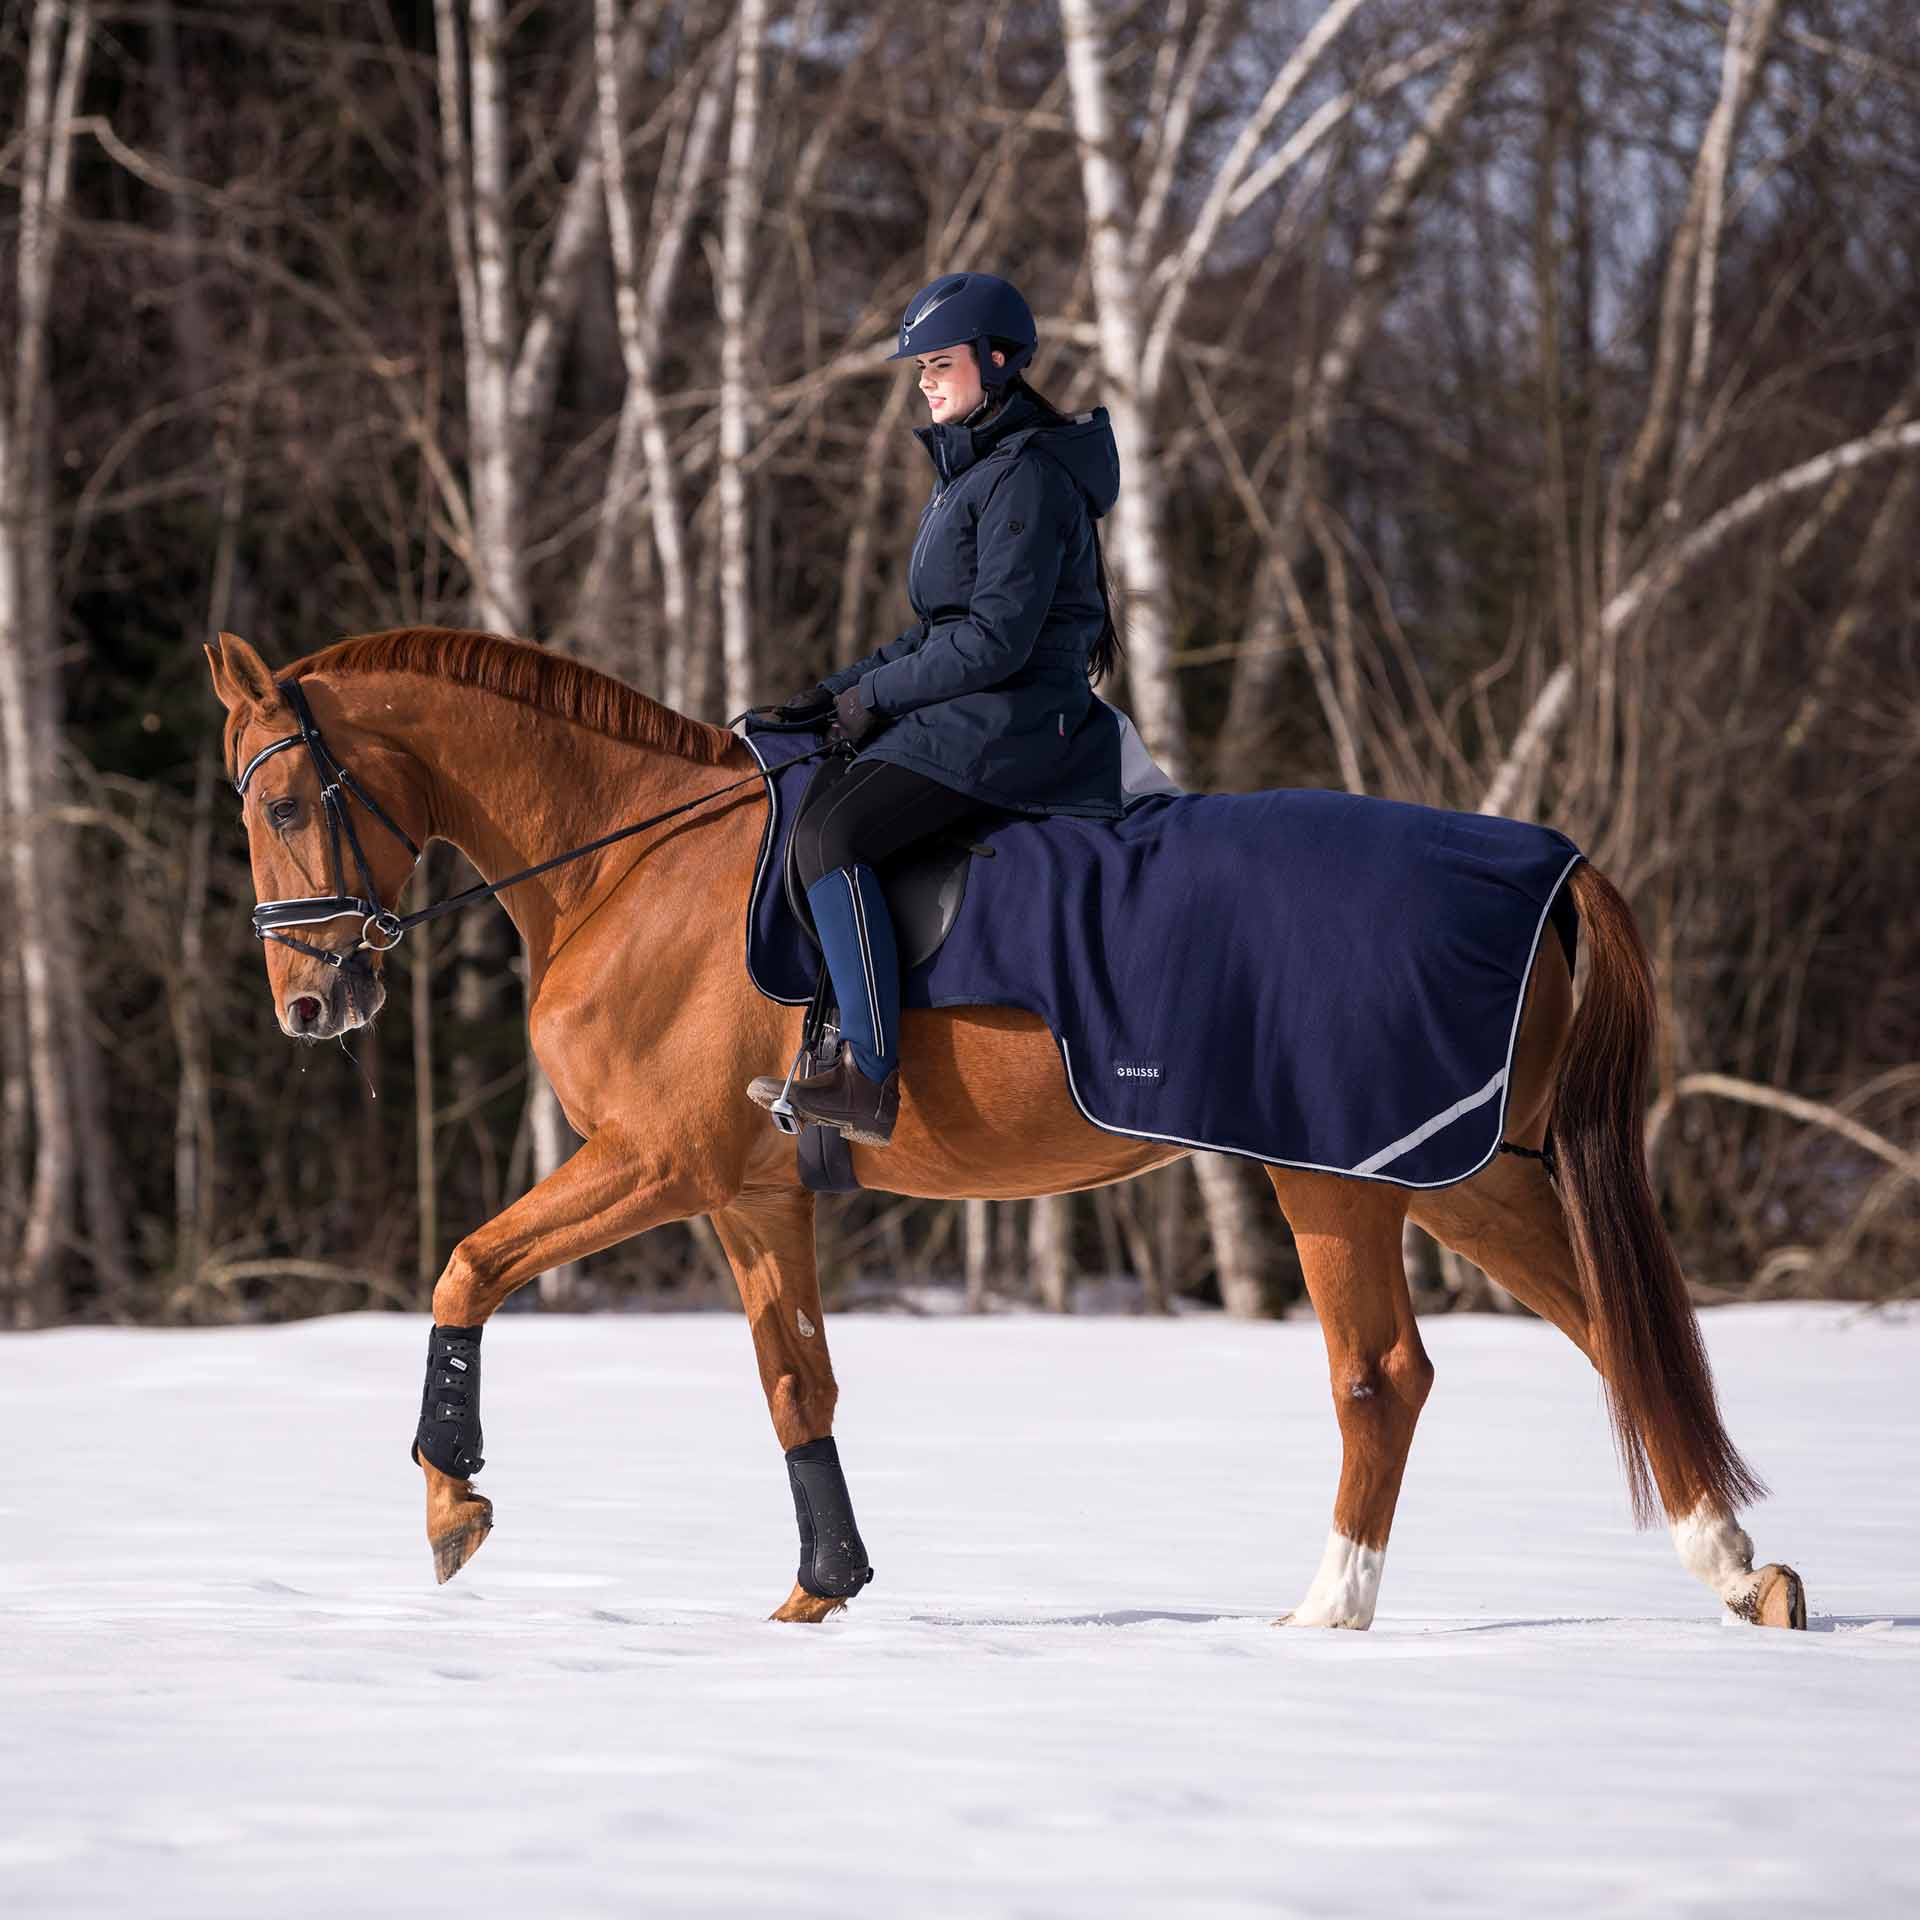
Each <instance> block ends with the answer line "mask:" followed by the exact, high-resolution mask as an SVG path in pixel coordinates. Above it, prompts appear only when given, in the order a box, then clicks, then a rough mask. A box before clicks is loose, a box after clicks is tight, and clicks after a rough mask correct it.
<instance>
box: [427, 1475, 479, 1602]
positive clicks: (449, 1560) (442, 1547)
mask: <svg viewBox="0 0 1920 1920" xmlns="http://www.w3.org/2000/svg"><path fill="white" fill-rule="evenodd" d="M471 1505H472V1512H471V1516H470V1517H469V1518H468V1519H467V1520H465V1521H463V1522H462V1523H461V1525H459V1526H457V1527H453V1528H450V1529H449V1530H448V1531H447V1532H445V1533H436V1534H430V1535H429V1536H428V1538H427V1545H428V1546H430V1547H431V1548H432V1549H433V1577H434V1578H435V1579H436V1580H437V1581H439V1583H440V1584H441V1585H442V1586H443V1587H444V1586H445V1585H446V1584H447V1582H448V1581H449V1580H451V1579H452V1578H453V1576H454V1575H455V1574H456V1573H458V1572H459V1571H460V1569H461V1568H462V1567H464V1566H465V1565H466V1564H467V1562H468V1561H469V1560H471V1559H472V1558H473V1556H474V1555H475V1554H476V1553H478V1552H479V1551H480V1548H481V1546H482V1544H483V1543H484V1542H485V1540H486V1537H487V1535H488V1534H490V1533H491V1532H492V1531H493V1502H492V1501H491V1500H489V1499H487V1498H485V1496H484V1495H481V1494H475V1495H474V1496H473V1500H472V1503H471Z"/></svg>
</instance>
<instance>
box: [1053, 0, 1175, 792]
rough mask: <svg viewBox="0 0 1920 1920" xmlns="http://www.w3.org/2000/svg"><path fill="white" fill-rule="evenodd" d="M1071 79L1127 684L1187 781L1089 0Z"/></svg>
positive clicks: (1124, 245)
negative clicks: (1112, 444)
mask: <svg viewBox="0 0 1920 1920" xmlns="http://www.w3.org/2000/svg"><path fill="white" fill-rule="evenodd" d="M1060 22H1061V26H1062V27H1063V29H1064V30H1065V35H1066V55H1067V85H1068V92H1069V94H1070V96H1071V99H1072V103H1073V131H1074V143H1075V145H1076V147H1077V148H1078V150H1079V158H1080V187H1081V192H1082V194H1083V195H1084V197H1085V199H1086V204H1087V250H1088V256H1089V262H1090V265H1091V269H1092V277H1093V293H1094V304H1095V321H1094V324H1095V330H1096V332H1097V334H1098V336H1099V341H1100V369H1101V374H1102V377H1103V379H1104V381H1105V384H1106V403H1107V410H1108V412H1109V413H1110V414H1111V415H1112V418H1113V437H1114V439H1115V441H1116V442H1117V443H1118V445H1119V449H1120V472H1121V476H1122V479H1121V487H1120V500H1119V504H1118V506H1117V507H1116V508H1115V510H1114V522H1115V533H1116V535H1117V538H1116V539H1115V542H1114V551H1113V558H1114V562H1115V565H1116V567H1117V568H1118V571H1119V574H1120V584H1121V589H1122V600H1123V603H1124V607H1125V626H1126V648H1127V682H1128V691H1129V694H1130V697H1131V705H1132V710H1133V717H1134V719H1135V720H1136V721H1137V722H1138V723H1139V727H1140V732H1141V736H1142V738H1144V740H1145V741H1146V744H1147V751H1148V752H1149V753H1151V754H1152V755H1153V757H1154V758H1155V759H1156V760H1157V761H1159V763H1160V764H1161V765H1162V766H1163V767H1165V768H1166V770H1167V771H1168V772H1169V773H1170V774H1171V775H1172V776H1173V777H1174V779H1176V780H1178V781H1181V782H1182V783H1184V782H1185V781H1186V780H1187V778H1188V777H1189V768H1188V750H1187V724H1186V716H1185V714H1184V712H1183V710H1182V708H1181V704H1180V688H1179V683H1178V681H1177V680H1176V679H1175V677H1174V670H1173V621H1172V598H1171V594H1170V591H1169V588H1168V584H1167V567H1166V540H1165V534H1164V526H1165V520H1166V508H1165V493H1164V487H1163V484H1162V480H1161V476H1160V471H1159V464H1158V461H1157V460H1156V458H1155V448H1154V445H1153V438H1152V424H1151V420H1150V418H1149V410H1148V395H1147V394H1146V393H1145V391H1144V389H1143V388H1142V385H1141V368H1142V364H1143V362H1142V355H1143V349H1144V345H1145V341H1144V328H1143V324H1142V314H1141V286H1140V275H1139V271H1138V270H1137V265H1136V262H1135V260H1134V257H1133V254H1134V250H1133V247H1132V244H1131V237H1130V218H1129V211H1128V209H1129V204H1130V200H1131V194H1130V192H1129V190H1128V184H1127V177H1126V173H1125V171H1124V169H1123V168H1122V166H1121V164H1120V160H1119V156H1118V154H1117V152H1116V144H1117V143H1116V137H1115V132H1114V116H1113V111H1112V108H1111V105H1110V103H1109V100H1108V94H1107V73H1106V65H1105V60H1104V52H1105V47H1106V43H1107V38H1108V36H1107V33H1106V28H1105V23H1104V22H1103V21H1102V20H1101V19H1100V18H1099V9H1098V7H1097V6H1096V4H1095V0H1060Z"/></svg>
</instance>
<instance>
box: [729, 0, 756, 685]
mask: <svg viewBox="0 0 1920 1920" xmlns="http://www.w3.org/2000/svg"><path fill="white" fill-rule="evenodd" d="M766 22H767V9H766V0H740V17H739V39H738V42H737V43H736V45H735V49H734V60H735V74H734V89H733V130H732V133H731V136H730V137H729V140H728V143H727V203H726V213H725V218H724V221H723V223H722V235H721V249H720V327H721V333H720V472H719V484H720V645H721V656H722V660H723V662H724V673H725V678H724V690H723V694H722V698H723V701H724V704H725V707H726V711H727V713H728V714H735V713H739V712H741V711H742V710H743V709H744V708H746V707H750V706H751V705H752V704H753V701H754V691H753V644H752V640H753V634H752V624H751V622H752V612H751V607H750V604H749V602H750V595H749V592H748V582H747V570H748V561H747V475H746V460H747V449H748V445H749V442H750V440H751V437H752V425H751V420H750V417H749V402H748V395H747V277H748V274H749V272H750V271H751V268H752V259H751V254H752V248H753V234H754V213H755V208H756V205H757V195H756V193H755V167H754V141H755V138H756V135H757V132H758V126H759V118H760V55H761V44H760V43H761V41H762V39H763V38H764V36H765V33H766Z"/></svg>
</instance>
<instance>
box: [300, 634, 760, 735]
mask: <svg viewBox="0 0 1920 1920" xmlns="http://www.w3.org/2000/svg"><path fill="white" fill-rule="evenodd" d="M303 673H337V674H360V673H420V674H427V675H430V676H431V677H433V678H435V679H440V680H453V681H457V682H458V683H459V684H460V685H462V686H466V687H478V688H479V689H480V690H481V691H482V692H485V693H497V694H499V695H500V697H501V698H502V699H504V700H517V701H519V702H520V703H521V704H522V705H523V706H528V707H537V708H539V709H540V711H541V712H543V713H550V714H553V715H554V716H555V717H556V718H557V719H561V720H571V721H573V722H574V723H575V724H576V725H578V726H582V727H591V728H592V729H593V731H594V732H595V733H604V734H607V735H609V736H611V737H612V738H613V739H615V740H632V741H634V742H636V743H637V744H639V745H641V746H647V747H657V748H659V749H660V750H661V751H662V752H663V753H673V754H678V755H679V756H680V757H681V758H682V759H685V760H699V761H704V762H707V763H708V764H717V763H718V762H719V761H720V760H722V759H723V758H724V757H725V755H726V753H727V751H728V749H729V748H730V747H731V746H732V745H733V744H734V737H733V735H732V734H731V733H729V732H728V731H727V730H726V729H725V728H724V727H713V726H709V725H708V724H707V723H706V722H705V721H704V720H689V719H688V718H687V716H686V715H685V714H683V713H675V712H674V710H673V709H672V708H671V707H664V706H662V705H661V704H660V702H659V701H657V700H650V699H648V698H647V696H646V695H645V694H644V693H640V692H637V691H636V690H635V689H634V688H632V687H629V686H627V685H626V684H625V683H624V682H622V681H619V680H616V679H614V678H613V676H612V675H611V674H606V673H600V672H598V671H596V670H595V669H594V668H592V667H588V666H583V665H582V664H581V663H580V662H579V661H578V660H569V659H568V658H567V657H566V655H565V654H560V653H549V652H548V651H547V650H546V648H544V647H536V646H532V645H530V644H529V643H528V642H526V641H524V640H509V639H507V638H506V637H505V636H504V635H502V634H498V633H474V632H469V631H467V630H465V629H463V628H458V627H394V628H391V629H389V630H388V631H387V632H385V633H362V634H356V635H355V636H354V637H353V638H352V639H350V640H341V641H338V642H336V643H335V644H334V645H333V646H331V647H324V648H322V649H321V650H320V651H319V652H318V653H310V654H308V655H307V657H306V658H305V659H304V660H296V661H295V662H294V663H293V665H292V666H290V667H288V668H287V669H286V670H285V673H284V675H283V676H282V677H283V678H288V679H291V678H295V677H297V676H298V675H300V674H303Z"/></svg>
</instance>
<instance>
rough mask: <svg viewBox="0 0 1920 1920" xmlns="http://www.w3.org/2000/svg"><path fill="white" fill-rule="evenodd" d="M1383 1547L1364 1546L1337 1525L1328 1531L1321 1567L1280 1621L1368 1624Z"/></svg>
mask: <svg viewBox="0 0 1920 1920" xmlns="http://www.w3.org/2000/svg"><path fill="white" fill-rule="evenodd" d="M1386 1564H1387V1555H1386V1549H1385V1548H1383V1547H1363V1546H1362V1545H1361V1544H1360V1542H1359V1541H1358V1540H1349V1539H1348V1538H1347V1536H1346V1535H1345V1534H1344V1533H1341V1532H1340V1531H1338V1529H1336V1530H1335V1531H1334V1532H1332V1533H1329V1534H1328V1535H1327V1550H1326V1552H1325V1553H1323V1554H1322V1555H1321V1556H1320V1571H1319V1572H1318V1573H1316V1574H1315V1575H1314V1576H1313V1585H1312V1586H1310V1587H1309V1588H1308V1589H1307V1597H1306V1598H1305V1599H1304V1600H1302V1601H1301V1602H1300V1604H1299V1605H1298V1606H1297V1607H1295V1608H1294V1610H1293V1611H1292V1612H1291V1613H1290V1614H1287V1615H1286V1616H1285V1617H1284V1618H1283V1620H1282V1621H1281V1622H1280V1624H1281V1625H1282V1626H1288V1627H1370V1626H1372V1625H1373V1607H1374V1602H1375V1601H1376V1600H1377V1599H1378V1598H1379V1597H1380V1569H1381V1568H1382V1567H1384V1566H1385V1565H1386Z"/></svg>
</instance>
